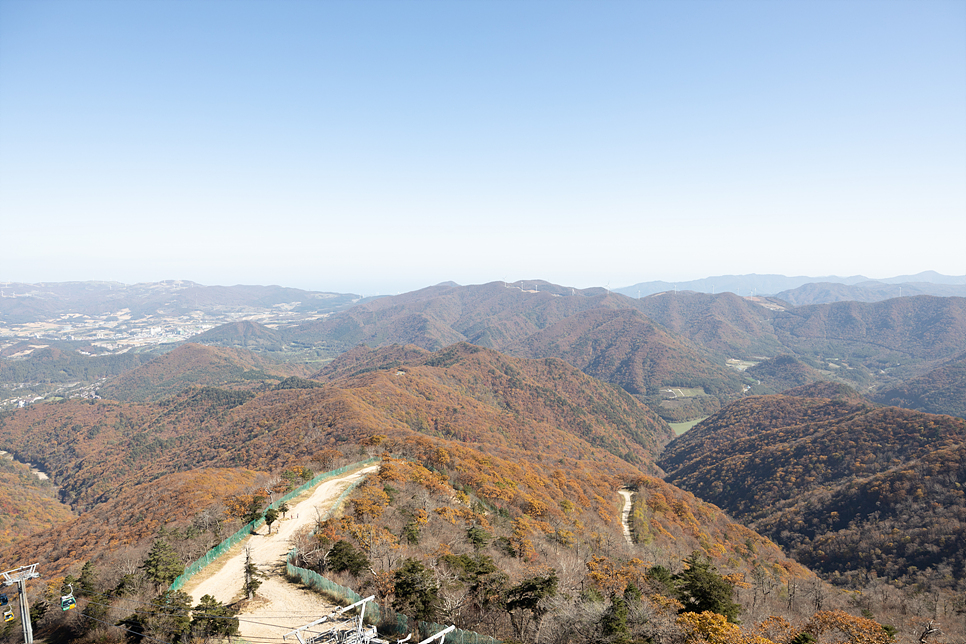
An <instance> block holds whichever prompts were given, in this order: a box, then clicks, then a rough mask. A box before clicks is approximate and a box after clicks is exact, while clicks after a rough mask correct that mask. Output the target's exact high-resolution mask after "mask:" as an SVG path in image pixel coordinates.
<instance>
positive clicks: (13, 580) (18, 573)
mask: <svg viewBox="0 0 966 644" xmlns="http://www.w3.org/2000/svg"><path fill="white" fill-rule="evenodd" d="M37 565H38V564H30V565H29V566H20V567H19V568H16V569H14V570H8V571H7V572H4V573H0V575H3V585H4V586H9V585H11V584H17V591H18V592H19V593H20V622H21V623H22V624H23V641H24V644H34V631H33V628H32V627H31V626H30V606H28V605H27V584H26V581H27V580H28V579H33V578H34V577H39V576H40V575H39V574H37Z"/></svg>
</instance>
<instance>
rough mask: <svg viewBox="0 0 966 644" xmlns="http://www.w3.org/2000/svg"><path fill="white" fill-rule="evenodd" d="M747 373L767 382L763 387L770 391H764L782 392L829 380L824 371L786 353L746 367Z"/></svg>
mask: <svg viewBox="0 0 966 644" xmlns="http://www.w3.org/2000/svg"><path fill="white" fill-rule="evenodd" d="M745 373H746V374H747V375H748V376H750V377H752V378H755V379H757V380H759V381H764V382H765V383H767V384H766V385H764V386H763V387H761V388H762V389H764V390H768V391H763V392H762V393H781V392H784V391H785V390H787V389H793V388H795V387H801V386H803V385H808V384H811V383H813V382H820V381H825V380H827V376H825V374H823V373H822V372H820V371H818V370H817V369H815V368H813V367H810V366H809V365H807V364H805V363H804V362H802V361H801V360H799V359H798V358H796V357H794V356H791V355H788V354H785V353H783V354H779V355H777V356H775V357H774V358H770V359H768V360H765V361H763V362H759V363H758V364H756V365H754V366H753V367H749V368H748V369H746V370H745Z"/></svg>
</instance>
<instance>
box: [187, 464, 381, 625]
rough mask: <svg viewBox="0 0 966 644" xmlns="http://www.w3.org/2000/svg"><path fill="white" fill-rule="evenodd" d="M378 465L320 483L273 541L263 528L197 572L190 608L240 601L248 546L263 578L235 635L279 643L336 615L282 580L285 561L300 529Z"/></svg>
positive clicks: (275, 530) (296, 504)
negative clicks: (204, 600) (208, 601)
mask: <svg viewBox="0 0 966 644" xmlns="http://www.w3.org/2000/svg"><path fill="white" fill-rule="evenodd" d="M378 469H379V466H378V465H370V466H368V467H365V468H363V469H359V470H356V471H354V472H348V473H346V474H343V475H342V476H339V477H337V478H334V479H330V480H328V481H324V482H322V483H320V484H319V486H318V487H316V488H315V490H313V491H312V492H307V493H306V496H303V497H300V498H297V499H293V501H291V502H289V506H290V507H291V510H290V511H289V512H288V513H287V515H286V516H287V518H286V519H284V520H280V521H276V522H275V524H274V525H273V526H272V533H271V535H269V534H268V526H265V525H263V526H262V527H261V528H259V529H258V534H254V535H252V536H251V537H249V538H248V539H246V540H244V541H242V542H241V543H239V544H237V545H235V547H233V548H232V549H231V550H230V551H229V552H227V553H226V554H224V555H223V556H222V557H220V558H219V559H218V560H216V561H214V562H213V563H212V564H211V565H209V566H208V567H206V568H204V569H203V570H201V571H200V572H199V573H198V574H197V575H195V576H194V577H192V578H191V579H190V580H189V581H188V583H186V584H185V585H184V588H183V590H184V592H186V593H188V594H189V595H191V599H192V606H194V605H197V604H198V602H199V601H200V600H201V597H202V596H204V595H211V596H212V597H214V598H215V599H217V600H218V601H220V602H224V603H230V602H233V601H236V600H238V599H241V597H242V585H243V583H244V565H245V548H246V547H248V546H250V547H251V553H252V562H253V563H254V564H255V565H256V566H258V569H259V570H260V571H261V572H263V573H265V574H266V575H267V576H266V577H264V578H263V579H262V580H261V581H262V585H261V586H259V587H258V591H257V593H256V594H255V599H253V600H251V601H249V602H248V604H247V606H246V607H245V609H244V610H243V612H241V613H239V615H238V620H239V631H240V634H241V637H242V638H245V639H249V640H250V641H260V640H265V639H281V637H282V635H284V634H285V633H287V632H288V631H291V630H293V629H295V628H297V627H299V626H302V625H303V624H307V623H309V622H312V621H314V620H316V619H318V618H319V617H322V616H323V615H326V614H327V613H330V612H332V611H333V610H335V608H336V606H334V605H332V604H330V603H328V602H326V601H325V600H324V599H323V598H322V596H321V595H318V594H316V593H313V592H310V591H308V590H304V589H303V588H301V587H300V586H299V585H296V584H293V583H291V582H289V581H288V580H287V579H286V578H285V556H286V555H287V554H288V552H289V550H291V549H292V546H291V544H290V543H289V541H290V539H291V538H292V537H293V536H294V535H295V533H296V532H298V531H299V530H300V529H302V528H305V527H306V526H309V527H311V526H314V524H315V521H316V518H317V517H318V516H320V515H322V514H324V513H325V512H326V511H327V510H328V509H329V508H330V507H332V504H333V503H335V500H336V499H337V498H338V497H339V495H340V494H341V493H342V492H343V490H345V489H346V488H347V487H349V486H350V485H351V484H352V483H355V482H356V481H358V480H360V479H362V478H365V477H366V476H368V475H370V474H372V473H374V472H376V471H377V470H378Z"/></svg>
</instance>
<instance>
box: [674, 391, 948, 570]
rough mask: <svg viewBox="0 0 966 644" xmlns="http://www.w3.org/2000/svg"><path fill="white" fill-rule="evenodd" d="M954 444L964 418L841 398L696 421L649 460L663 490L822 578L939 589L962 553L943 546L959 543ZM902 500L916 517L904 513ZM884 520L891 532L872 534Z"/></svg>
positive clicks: (776, 401) (760, 404)
mask: <svg viewBox="0 0 966 644" xmlns="http://www.w3.org/2000/svg"><path fill="white" fill-rule="evenodd" d="M813 387H814V385H813ZM964 445H966V421H964V420H962V419H957V418H953V417H950V416H937V415H932V414H924V413H920V412H915V411H910V410H906V409H900V408H896V407H877V406H874V405H872V404H870V403H866V402H862V401H860V400H856V399H851V400H850V399H848V398H838V399H822V398H798V397H792V396H761V397H750V398H746V399H743V400H741V401H738V402H736V403H733V404H731V405H729V406H728V407H726V408H725V409H723V410H721V411H720V412H718V413H717V414H715V415H713V416H712V417H710V418H708V419H706V420H705V421H703V422H702V423H699V424H698V425H697V426H696V427H695V428H693V429H692V430H691V431H689V432H688V433H687V434H685V435H684V436H682V437H679V438H678V439H676V440H675V441H674V442H672V443H671V444H669V445H668V447H667V449H666V450H665V453H664V454H663V455H662V457H661V459H660V460H659V461H658V463H659V465H660V466H661V467H662V468H664V469H665V471H666V472H667V475H666V480H668V481H669V482H671V483H674V484H675V485H679V486H681V487H683V488H684V489H687V490H689V491H691V492H693V493H694V494H696V495H697V496H699V497H700V498H703V499H705V500H708V501H710V502H712V503H715V504H717V505H719V506H720V507H722V508H724V509H725V510H727V511H728V512H730V513H731V514H732V515H733V516H735V517H737V518H738V519H739V520H741V521H743V522H744V523H745V524H746V525H749V526H750V527H752V528H755V529H756V530H759V531H760V532H762V533H763V534H766V535H768V536H770V537H771V538H773V539H775V540H776V541H777V542H778V543H780V544H781V545H783V546H785V547H787V548H789V549H790V550H791V551H792V552H793V553H794V554H795V556H796V558H797V559H799V560H800V561H805V562H808V563H809V564H810V565H812V566H814V567H815V568H816V569H818V570H820V571H823V572H825V573H827V574H830V575H838V576H840V577H841V578H843V579H846V580H849V581H850V582H859V581H864V579H865V578H864V575H865V574H867V573H869V572H872V571H875V572H876V573H878V574H887V575H888V576H889V577H890V578H893V579H898V578H903V577H906V576H911V577H912V578H913V580H915V579H917V574H924V575H925V577H924V579H927V580H928V581H929V583H939V584H943V583H946V582H943V581H942V579H943V576H944V575H946V574H947V572H946V571H947V570H950V569H951V570H953V571H954V578H956V577H955V575H960V576H961V575H962V574H963V573H964V572H966V568H964V566H966V552H964V551H963V549H962V548H961V547H959V546H954V545H952V544H961V543H963V542H964V540H966V529H964V528H963V527H962V526H963V525H966V524H964V523H961V519H962V518H963V517H966V507H962V506H964V505H966V504H964V503H963V502H962V501H961V500H958V499H961V497H962V494H961V492H958V490H959V489H960V488H961V487H962V486H963V485H966V479H964V478H962V477H963V475H964V474H966V469H964V463H963V462H962V461H961V460H959V459H961V458H962V456H963V455H964V453H966V452H964V450H963V446H964ZM948 459H954V460H948ZM950 486H952V488H951V487H950ZM890 490H891V492H890ZM950 493H951V494H952V496H950ZM869 499H874V502H870V501H869ZM906 500H910V501H914V503H913V504H914V505H916V506H919V510H917V511H916V512H914V513H912V514H910V513H909V508H908V507H906V506H905V505H904V503H905V501H906ZM953 501H955V502H953ZM961 515H962V516H961ZM886 520H888V522H889V525H890V526H891V527H894V528H895V531H892V528H890V530H889V531H887V532H885V533H883V532H882V531H881V529H880V528H881V526H879V525H878V524H879V522H880V521H882V522H884V521H886ZM897 535H898V536H897ZM897 538H899V539H900V541H901V547H897V546H896V545H895V543H893V542H895V540H896V539H897ZM859 542H862V543H863V544H864V546H863V548H858V549H857V544H858V543H859ZM939 544H941V545H942V547H941V549H940V550H937V547H939ZM876 553H878V554H876ZM937 553H939V554H937ZM919 571H925V572H919ZM956 571H958V572H956ZM857 575H858V576H857Z"/></svg>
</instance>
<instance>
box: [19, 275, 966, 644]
mask: <svg viewBox="0 0 966 644" xmlns="http://www.w3.org/2000/svg"><path fill="white" fill-rule="evenodd" d="M165 288H173V287H172V286H171V285H168V286H166V287H165ZM266 288H268V287H266ZM803 288H804V287H803ZM91 290H92V291H94V292H97V293H99V292H100V291H98V290H97V289H96V288H93V287H92V289H91ZM182 291H185V292H183V293H182ZM69 292H70V291H68V290H63V291H57V293H61V295H59V296H58V297H61V298H63V300H62V301H63V302H67V303H69V307H70V312H69V314H70V315H82V314H85V313H82V311H83V307H84V306H85V304H84V299H83V298H82V297H80V296H73V295H72V296H70V297H67V295H64V294H63V293H69ZM146 292H151V293H154V292H155V291H150V290H149V291H146ZM804 292H807V289H805V290H803V291H802V293H804ZM175 293H181V295H180V296H178V297H181V298H182V299H180V300H178V299H175V297H174V295H172V294H170V293H169V294H166V295H165V296H164V297H158V298H157V304H151V303H150V302H147V301H146V302H145V303H144V307H143V308H142V309H139V311H140V312H139V313H138V314H139V315H156V313H155V312H153V311H154V309H152V308H151V307H152V306H157V307H163V306H166V307H169V308H170V307H172V306H174V305H173V304H172V302H175V303H179V304H178V306H179V307H181V308H179V309H178V312H179V314H181V315H184V316H186V317H188V316H190V311H191V310H193V309H194V307H202V308H203V307H204V306H205V304H204V303H205V302H207V301H209V299H210V298H214V297H215V295H216V294H215V293H212V294H206V292H205V291H204V287H199V286H198V285H192V286H190V287H186V288H181V289H180V290H176V291H175ZM189 295H190V298H189V297H188V296H189ZM209 295H210V298H209ZM229 295H230V297H229ZM275 295H278V297H275ZM294 295H298V296H299V297H303V298H304V299H305V300H306V301H307V302H309V303H311V304H312V306H311V307H309V308H306V307H305V306H303V308H304V309H305V311H306V314H305V316H304V318H303V319H297V317H293V316H294V313H291V312H297V311H299V310H300V308H299V306H302V305H299V306H296V305H292V306H288V305H286V306H285V307H283V308H284V310H285V311H287V312H288V313H286V314H285V315H277V316H275V317H274V318H273V317H267V316H254V315H253V316H248V319H234V320H229V321H227V322H226V323H225V324H223V325H220V326H216V327H214V328H210V329H208V330H206V331H204V332H201V333H196V334H194V335H192V336H191V337H190V342H172V343H168V344H167V345H165V344H163V343H162V344H160V345H158V346H156V347H151V348H146V349H144V350H141V351H137V350H131V349H125V348H121V349H113V348H111V347H110V346H103V345H102V344H99V343H97V342H93V341H90V340H88V339H74V340H65V339H63V338H54V337H49V338H38V337H35V338H33V339H29V340H28V339H22V338H19V339H18V338H12V339H5V340H4V343H3V348H2V351H0V376H2V379H3V382H2V384H3V385H4V387H5V388H6V389H5V391H7V392H10V393H9V396H11V397H10V398H9V400H11V401H18V400H19V401H25V402H24V403H23V404H21V403H19V402H18V403H17V404H13V403H11V404H8V405H7V407H6V411H3V412H2V413H0V449H2V450H5V451H6V452H8V453H9V454H10V455H11V456H13V457H14V458H15V459H16V460H15V461H3V460H0V481H3V483H4V484H3V485H2V486H0V559H2V562H0V564H2V565H3V566H5V568H4V570H7V569H12V568H16V567H17V566H19V565H23V564H26V563H35V562H39V566H38V572H40V573H41V578H40V579H38V580H36V581H34V582H31V583H32V585H31V587H30V592H31V606H32V608H33V611H34V620H33V621H34V629H35V632H36V634H37V638H38V641H49V642H114V641H117V642H120V641H126V640H135V641H145V642H149V641H163V642H189V641H218V640H222V639H224V638H226V637H229V636H230V635H231V633H230V631H231V629H230V628H229V629H228V630H227V631H226V630H219V629H218V628H217V627H216V626H217V624H223V625H224V624H228V625H229V626H230V625H231V623H232V622H231V618H232V616H233V615H236V614H238V615H245V614H247V613H250V612H251V611H252V610H254V608H255V607H256V606H258V605H260V604H259V602H262V603H264V602H266V601H275V600H270V599H269V586H268V583H269V580H266V581H265V584H266V586H265V587H264V588H262V589H261V591H260V590H259V588H258V585H257V584H256V585H255V586H256V587H255V588H254V589H253V590H252V592H251V593H247V592H237V591H236V590H230V589H234V588H236V587H237V588H242V586H243V584H244V583H245V580H246V579H247V578H246V577H245V574H244V570H243V566H241V567H239V566H236V565H235V563H232V564H227V563H222V562H218V563H216V564H213V566H215V567H218V568H217V570H220V571H221V572H218V573H215V574H220V575H222V576H223V577H222V578H224V577H225V576H227V577H228V578H231V579H230V581H231V584H229V583H228V582H229V579H228V578H224V582H217V583H216V584H215V586H213V587H212V591H211V592H208V591H206V592H205V593H203V594H209V595H211V597H210V600H205V601H202V598H201V596H195V595H196V594H197V593H194V591H193V590H192V589H193V588H197V587H193V586H192V585H191V584H192V582H189V584H188V586H187V587H186V589H187V590H189V591H191V594H185V593H184V592H183V591H181V590H170V589H169V586H170V584H171V582H172V581H173V579H174V576H176V575H172V574H171V573H173V572H177V571H179V570H183V569H184V566H186V565H187V564H190V563H191V562H193V561H194V560H196V559H198V558H199V557H201V556H202V555H203V554H204V553H205V552H207V551H208V550H209V549H211V548H213V547H215V546H216V545H217V544H219V543H220V542H221V541H222V540H223V539H225V538H226V537H228V536H229V535H231V534H233V533H234V532H236V531H237V530H239V529H240V528H242V526H244V525H245V523H246V522H247V521H249V520H250V519H251V518H253V517H257V516H263V515H264V514H265V512H266V509H267V508H268V506H269V504H270V503H272V502H273V501H276V500H277V499H278V498H280V497H281V496H282V495H283V494H285V493H287V492H288V491H290V490H293V489H295V488H297V487H298V486H300V485H302V484H303V483H304V482H306V481H309V480H311V479H312V477H313V476H314V475H315V474H318V473H321V472H325V471H328V470H331V469H334V468H337V467H340V466H342V465H347V464H350V463H356V462H359V461H362V460H364V459H367V458H370V457H374V458H377V459H378V466H375V467H373V468H372V469H371V472H369V473H368V475H367V476H366V477H365V479H364V480H363V481H362V483H361V484H360V485H359V486H358V487H357V488H356V489H355V490H354V491H353V492H352V493H351V495H350V496H349V497H348V498H347V500H346V502H345V503H344V504H343V505H342V506H341V508H340V509H339V510H338V511H337V512H335V514H333V515H332V516H330V517H328V518H326V517H323V516H322V514H321V513H320V514H319V515H318V516H317V517H316V516H313V517H312V520H311V521H309V522H308V523H307V525H305V526H304V527H302V529H300V530H298V531H292V534H290V535H289V534H286V537H285V541H286V543H285V544H284V545H286V546H287V547H286V548H285V550H286V551H287V550H288V549H289V548H292V547H294V548H296V551H297V562H298V565H299V566H301V567H303V568H306V569H310V570H314V571H316V572H318V573H319V574H322V575H323V576H325V577H327V578H329V579H330V580H332V581H334V582H336V583H339V584H341V585H343V586H346V587H349V588H352V589H353V590H355V591H356V592H358V593H359V594H361V595H363V596H366V595H375V597H376V601H377V603H378V604H379V605H380V607H382V608H383V609H384V612H385V613H386V614H388V613H389V612H391V611H395V612H397V613H399V614H403V615H407V616H408V617H409V618H411V619H412V620H414V622H415V621H416V620H424V621H427V622H437V623H441V624H455V625H456V626H458V627H459V628H462V629H465V630H468V631H475V632H478V633H481V634H484V635H488V636H492V637H494V638H496V639H498V640H500V641H503V642H535V643H541V644H543V643H558V642H559V643H563V642H652V643H654V644H682V643H684V642H688V643H691V642H700V643H702V644H704V643H706V644H768V642H774V643H776V644H807V643H808V642H813V641H814V642H821V644H832V643H833V642H842V641H849V642H854V643H856V644H887V643H888V642H893V641H894V642H909V643H910V644H912V643H913V642H916V641H918V642H923V643H925V642H926V640H928V643H929V644H931V643H932V642H959V641H961V640H963V639H964V638H966V629H964V619H963V616H962V615H963V612H962V611H963V610H966V609H964V606H966V488H964V487H963V486H964V485H966V460H964V459H966V420H964V418H963V409H964V408H966V375H964V374H966V371H964V369H963V361H964V356H966V298H962V297H955V296H937V295H916V296H912V297H901V298H893V299H882V300H879V301H847V300H843V301H835V302H827V303H814V304H805V305H801V306H795V305H794V304H793V303H790V302H789V301H785V300H782V299H780V298H778V297H764V296H753V297H739V296H737V295H735V294H733V293H719V294H707V293H696V292H683V291H682V292H673V291H672V292H662V293H657V294H653V295H650V296H648V297H644V298H641V299H634V298H630V297H627V296H625V295H621V294H620V293H616V292H610V291H606V290H604V289H586V290H579V289H570V288H567V287H562V286H557V285H553V284H548V283H545V282H529V283H518V284H512V285H506V284H503V283H492V284H485V285H478V286H465V287H464V286H458V285H452V284H442V285H438V286H435V287H430V288H427V289H423V290H421V291H416V292H413V293H407V294H403V295H399V296H394V297H385V298H378V299H371V300H368V301H359V302H356V303H355V304H353V303H352V302H351V298H346V297H339V298H336V297H331V298H322V297H316V298H314V299H309V298H308V297H305V296H304V295H303V294H302V293H283V294H273V293H272V292H270V291H266V290H264V289H263V290H254V289H250V290H249V291H246V292H232V293H229V292H226V291H219V292H218V293H217V298H220V299H218V302H219V303H218V306H219V307H221V308H220V309H219V314H220V315H224V314H225V311H226V309H225V307H226V306H228V304H225V302H230V303H231V306H236V307H242V306H255V305H254V304H251V301H250V300H245V298H246V297H256V296H257V298H260V299H261V300H263V301H264V302H266V303H267V305H268V306H271V307H276V310H278V305H279V298H281V299H282V300H284V299H285V298H284V297H283V296H294ZM106 297H107V296H106V295H103V294H102V295H99V296H98V297H97V298H95V299H94V300H93V302H92V304H91V305H90V306H91V313H90V315H92V316H93V315H100V316H105V315H108V314H109V313H110V312H111V311H110V308H111V305H110V300H106V299H105V298H106ZM111 297H114V296H111ZM802 297H804V296H802ZM325 302H329V303H330V304H331V308H329V309H324V310H323V308H322V304H323V303H325ZM18 306H20V308H18V309H17V311H18V315H20V316H21V317H20V318H18V324H34V323H33V322H30V319H32V318H30V316H31V315H35V316H37V315H42V316H48V318H49V317H51V316H55V315H60V314H61V313H59V312H58V308H57V307H58V306H60V305H59V304H58V303H57V300H54V299H50V300H45V302H44V305H43V306H39V305H38V306H35V307H34V308H30V307H25V306H24V305H23V303H22V302H21V303H19V305H18ZM64 306H67V304H65V305H64ZM306 306H307V305H306ZM65 310H66V309H65ZM128 310H131V309H130V308H129V309H128ZM64 314H67V313H64ZM199 315H200V314H199ZM115 317H117V316H115ZM15 392H20V393H15ZM23 392H30V397H29V398H28V396H27V394H26V393H23ZM16 396H21V397H20V398H16ZM698 419H703V420H701V422H699V423H697V425H696V426H694V427H693V428H692V429H690V430H689V431H687V432H686V433H684V434H683V435H682V436H679V437H675V435H674V432H673V431H672V429H671V426H670V424H669V423H675V422H680V421H694V420H698ZM22 463H32V464H35V465H36V466H37V467H38V468H40V470H42V471H43V472H44V473H46V475H47V476H49V480H41V479H38V478H37V477H36V475H35V474H33V473H32V472H31V471H30V470H29V468H27V466H25V465H21V464H22ZM628 499H629V506H626V505H625V503H626V502H627V500H628ZM299 514H302V512H301V510H300V511H299ZM304 519H305V517H304V516H302V521H304ZM276 520H277V521H278V523H275V528H276V529H279V526H283V527H284V529H285V530H290V529H291V527H292V526H293V525H294V524H293V523H292V522H291V520H290V519H285V520H282V519H276ZM625 529H626V532H625ZM262 530H263V531H264V530H265V528H262ZM253 538H255V537H253ZM274 541H276V542H278V539H277V538H276V539H275V540H274ZM236 554H237V553H236ZM272 556H273V557H274V556H275V555H274V554H273V555H272ZM236 563H237V562H236ZM255 565H256V567H258V566H261V567H262V568H265V569H268V568H270V567H271V565H272V564H271V563H270V562H269V561H268V559H264V558H256V562H255ZM212 570H215V568H212ZM205 574H211V571H207V572H206V573H205ZM199 579H200V578H199ZM219 579H221V578H219ZM271 583H272V584H279V583H283V582H282V581H281V580H279V579H277V578H275V579H273V580H271ZM71 587H72V588H73V589H74V594H75V596H76V598H77V604H78V609H77V610H76V611H68V612H62V611H61V610H60V609H59V601H60V599H59V598H60V596H61V595H62V594H64V593H66V592H67V590H68V589H69V588H71ZM215 587H217V588H215ZM292 587H293V588H296V587H297V586H296V585H295V584H294V582H293V583H292ZM272 592H275V591H272ZM298 592H302V593H304V592H309V591H305V590H301V591H298ZM260 593H261V594H260ZM331 599H332V598H331V597H330V598H327V599H326V601H330V600H331ZM171 606H174V607H176V609H171V608H170V607H171ZM166 607H168V608H166ZM180 611H183V612H180ZM215 616H220V619H221V621H220V622H219V621H217V620H216V619H215ZM320 616H321V614H320V615H318V616H317V617H320ZM308 621H311V618H306V619H305V620H304V622H308ZM930 622H932V623H933V624H938V625H941V631H942V633H929V634H928V635H924V633H925V630H924V629H926V628H927V626H928V625H929V623H930ZM11 624H13V625H12V626H10V625H8V626H7V628H6V630H5V631H4V633H3V635H2V637H4V638H5V640H4V641H11V642H12V641H16V640H17V638H18V637H19V630H18V629H19V627H18V625H17V624H16V622H11ZM299 625H300V624H298V623H294V622H293V623H292V624H291V628H295V627H296V626H299ZM377 626H380V625H379V624H377ZM381 626H382V627H383V628H387V626H386V625H381ZM380 632H382V631H380ZM242 635H243V636H245V637H246V639H249V641H251V642H256V641H276V639H277V637H276V638H275V639H272V638H273V637H275V636H273V635H270V634H269V633H268V632H265V633H254V634H253V633H249V632H248V631H246V630H245V628H244V627H243V628H242ZM401 636H402V635H400V637H401ZM250 638H254V639H250ZM259 638H266V639H259Z"/></svg>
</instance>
